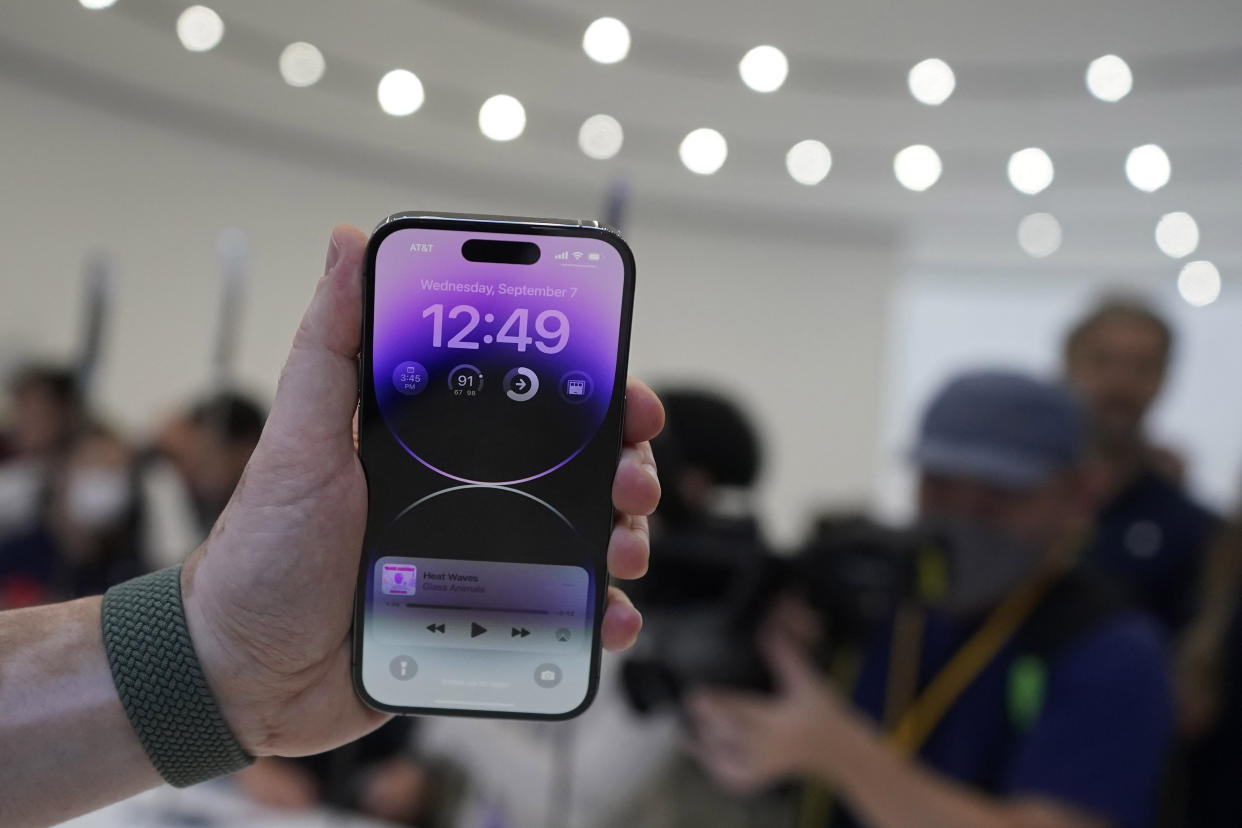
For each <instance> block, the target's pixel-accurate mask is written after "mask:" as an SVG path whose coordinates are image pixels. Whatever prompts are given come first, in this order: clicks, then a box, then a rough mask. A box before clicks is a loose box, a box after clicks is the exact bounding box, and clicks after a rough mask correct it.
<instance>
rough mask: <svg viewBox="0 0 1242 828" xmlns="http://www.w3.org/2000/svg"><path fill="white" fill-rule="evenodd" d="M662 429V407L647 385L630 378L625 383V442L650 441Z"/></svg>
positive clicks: (635, 378)
mask: <svg viewBox="0 0 1242 828" xmlns="http://www.w3.org/2000/svg"><path fill="white" fill-rule="evenodd" d="M662 428H664V405H663V404H662V403H661V402H660V398H659V397H657V396H656V393H655V392H654V391H652V390H651V388H650V387H649V386H648V385H647V383H645V382H643V381H642V380H640V379H638V378H637V377H630V378H628V379H627V380H626V383H625V442H627V443H641V442H642V441H643V440H650V439H652V438H653V437H655V436H656V435H657V434H659V433H660V429H662Z"/></svg>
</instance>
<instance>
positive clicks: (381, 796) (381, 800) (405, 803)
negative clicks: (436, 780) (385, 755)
mask: <svg viewBox="0 0 1242 828" xmlns="http://www.w3.org/2000/svg"><path fill="white" fill-rule="evenodd" d="M429 784H430V780H429V779H428V774H427V770H426V768H424V767H422V766H421V765H419V764H417V763H416V762H415V761H414V760H413V759H411V758H409V757H408V756H397V757H394V758H392V759H389V760H388V761H387V762H383V763H381V764H379V765H377V766H376V767H374V768H372V769H371V770H370V771H368V772H367V774H366V778H365V779H364V780H363V783H362V790H361V792H360V793H359V795H358V806H359V808H361V809H362V811H363V812H364V813H366V814H368V815H369V816H373V817H376V818H377V819H383V820H386V821H388V822H395V823H399V824H402V825H409V824H412V823H413V822H414V820H415V819H416V818H417V817H418V815H419V813H421V812H422V810H423V806H424V803H425V802H426V800H427V795H428V793H429V792H430V791H429Z"/></svg>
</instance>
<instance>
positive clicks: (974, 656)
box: [885, 572, 1060, 756]
mask: <svg viewBox="0 0 1242 828" xmlns="http://www.w3.org/2000/svg"><path fill="white" fill-rule="evenodd" d="M1059 575H1060V573H1059V572H1057V573H1052V574H1049V575H1046V576H1044V577H1041V578H1037V579H1034V580H1031V581H1027V582H1026V583H1025V584H1023V585H1022V586H1021V587H1019V588H1018V589H1016V590H1014V591H1013V592H1011V593H1010V594H1009V596H1008V597H1007V598H1005V600H1004V601H1002V602H1001V603H1000V605H999V606H998V607H997V608H996V609H994V610H993V611H992V613H991V614H990V615H989V616H988V617H987V620H985V621H984V622H983V624H982V625H981V626H980V627H979V629H978V630H976V631H975V633H974V634H973V635H972V636H971V637H970V638H969V639H967V641H966V643H965V644H963V645H962V646H961V647H960V648H959V649H958V651H957V652H956V653H954V654H953V657H952V658H951V659H949V662H948V663H947V664H945V666H944V667H942V668H941V669H940V672H938V673H937V674H936V677H935V678H933V679H932V681H931V683H930V684H928V685H927V689H925V690H924V691H923V692H922V693H920V694H919V696H918V698H916V699H914V701H913V702H912V703H910V704H909V705H908V706H906V705H905V704H903V702H904V701H905V700H908V699H909V697H910V696H912V695H913V692H912V691H913V687H914V685H915V684H916V683H917V681H918V663H919V655H920V654H919V651H920V649H921V646H922V638H923V611H922V610H921V609H918V610H913V611H911V613H910V615H909V616H908V617H907V618H906V619H905V620H904V622H903V618H902V615H905V614H906V612H905V611H903V613H901V614H899V615H898V619H897V623H896V624H895V625H894V627H893V643H892V647H891V651H890V655H889V666H888V667H889V669H888V672H889V687H888V692H887V695H886V703H885V707H886V710H885V722H886V723H889V722H891V720H892V719H894V718H895V719H896V724H895V726H893V727H892V730H891V732H890V734H889V741H890V742H891V743H892V745H893V746H894V747H895V748H896V749H897V750H898V751H900V752H901V753H903V754H904V755H907V756H912V755H914V754H916V753H918V752H919V749H920V748H922V747H923V744H924V743H925V742H926V741H927V738H928V737H929V736H931V733H932V731H933V730H935V729H936V725H938V724H939V723H940V721H941V720H942V719H943V718H944V716H945V714H946V713H948V711H949V708H950V707H952V706H953V703H954V702H956V701H957V699H958V698H959V697H960V696H961V695H962V693H963V692H965V690H966V688H967V687H969V686H970V684H971V682H973V681H974V680H975V679H976V678H978V676H979V674H980V673H982V672H983V670H984V668H985V667H987V666H988V664H989V663H991V661H992V659H994V658H995V657H996V654H997V653H999V652H1000V650H1001V648H1002V647H1004V646H1005V643H1006V642H1007V641H1009V639H1010V638H1011V637H1012V636H1013V634H1014V633H1015V632H1017V631H1018V628H1019V627H1020V626H1022V623H1023V622H1024V621H1026V619H1027V618H1029V617H1030V615H1031V613H1032V612H1034V611H1035V608H1036V607H1037V606H1039V602H1040V601H1041V600H1042V599H1043V597H1044V595H1045V594H1047V592H1048V588H1049V587H1050V586H1052V584H1053V582H1054V581H1056V579H1057V577H1058V576H1059ZM903 639H904V640H903ZM899 655H900V657H901V662H899V661H898V656H899ZM907 659H909V661H907ZM898 681H902V682H904V683H905V684H906V688H908V689H907V690H906V691H905V692H904V693H903V692H902V688H901V687H900V686H895V685H896V683H897V682H898ZM903 696H904V698H903ZM898 711H904V712H902V713H901V714H900V716H899V717H898V715H897V712H898Z"/></svg>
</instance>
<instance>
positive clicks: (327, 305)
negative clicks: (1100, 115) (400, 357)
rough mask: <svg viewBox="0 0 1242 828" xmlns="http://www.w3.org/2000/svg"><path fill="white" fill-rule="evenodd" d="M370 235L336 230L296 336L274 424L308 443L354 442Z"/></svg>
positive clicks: (275, 432)
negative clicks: (364, 269) (365, 258)
mask: <svg viewBox="0 0 1242 828" xmlns="http://www.w3.org/2000/svg"><path fill="white" fill-rule="evenodd" d="M366 244H367V237H366V234H364V233H363V232H362V231H361V230H359V229H358V228H356V227H350V226H348V225H340V226H338V227H336V228H335V229H334V230H333V231H332V239H331V242H330V243H329V245H328V257H327V262H326V264H325V266H324V274H323V278H322V279H320V280H319V284H318V285H317V286H316V288H315V295H314V297H312V299H311V303H310V306H309V307H308V308H307V309H306V313H305V315H304V316H303V317H302V323H301V324H300V325H299V326H298V330H297V333H296V334H295V335H294V338H293V348H292V349H291V350H290V352H289V358H288V360H286V362H285V367H284V370H283V371H282V372H281V375H280V384H279V386H278V387H277V389H276V399H275V401H273V403H272V412H271V416H270V417H269V419H268V428H267V429H266V431H268V432H271V433H272V434H273V435H274V436H276V435H279V436H291V437H294V438H295V439H297V440H298V441H299V442H300V443H302V445H303V448H305V447H306V444H307V443H318V442H321V441H325V442H326V441H333V440H337V441H340V442H342V443H345V441H347V440H349V441H351V442H352V439H351V438H352V420H353V414H354V409H355V408H356V406H357V404H358V387H357V382H358V350H359V348H360V347H361V342H362V259H363V256H364V255H365V251H366Z"/></svg>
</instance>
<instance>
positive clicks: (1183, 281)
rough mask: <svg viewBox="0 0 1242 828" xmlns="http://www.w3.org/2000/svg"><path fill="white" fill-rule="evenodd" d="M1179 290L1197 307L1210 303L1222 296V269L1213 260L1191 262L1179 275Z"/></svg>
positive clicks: (1188, 301)
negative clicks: (1217, 267) (1218, 268)
mask: <svg viewBox="0 0 1242 828" xmlns="http://www.w3.org/2000/svg"><path fill="white" fill-rule="evenodd" d="M1177 292H1178V293H1180V294H1181V295H1182V298H1183V299H1185V300H1186V303H1187V304H1189V305H1194V306H1195V307H1196V308H1201V307H1203V306H1204V305H1210V304H1212V303H1213V302H1215V301H1216V299H1217V297H1219V296H1220V271H1219V270H1217V269H1216V265H1214V264H1212V263H1211V262H1205V261H1197V262H1189V263H1187V265H1186V266H1185V267H1183V268H1182V272H1181V273H1179V274H1178V276H1177Z"/></svg>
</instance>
